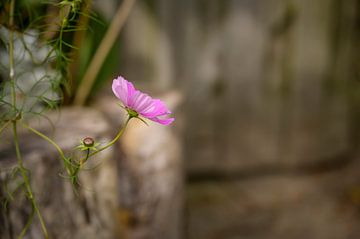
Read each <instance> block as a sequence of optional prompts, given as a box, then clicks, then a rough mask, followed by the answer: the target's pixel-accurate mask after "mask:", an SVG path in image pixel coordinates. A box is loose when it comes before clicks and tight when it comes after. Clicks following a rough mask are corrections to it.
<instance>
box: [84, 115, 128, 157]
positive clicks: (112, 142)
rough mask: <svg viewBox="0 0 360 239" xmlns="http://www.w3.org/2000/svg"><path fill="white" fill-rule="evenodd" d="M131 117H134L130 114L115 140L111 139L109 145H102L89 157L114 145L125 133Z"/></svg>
mask: <svg viewBox="0 0 360 239" xmlns="http://www.w3.org/2000/svg"><path fill="white" fill-rule="evenodd" d="M131 118H132V117H131V116H129V118H128V119H127V120H126V122H125V124H124V126H123V127H122V128H121V130H120V131H119V133H118V134H117V135H116V136H115V138H114V139H113V140H111V141H110V142H109V143H108V144H107V145H105V146H104V147H102V148H100V149H98V150H96V151H94V152H92V153H91V154H90V155H89V157H91V156H94V155H95V154H97V153H100V152H101V151H103V150H105V149H107V148H109V147H110V146H112V145H113V144H114V143H115V142H116V141H117V140H118V139H119V138H120V137H121V135H123V133H124V132H125V129H126V127H127V125H128V124H129V121H130V120H131Z"/></svg>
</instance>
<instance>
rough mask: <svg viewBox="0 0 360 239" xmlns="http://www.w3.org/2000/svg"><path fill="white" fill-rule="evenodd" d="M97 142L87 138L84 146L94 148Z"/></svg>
mask: <svg viewBox="0 0 360 239" xmlns="http://www.w3.org/2000/svg"><path fill="white" fill-rule="evenodd" d="M94 143H95V140H94V139H93V138H91V137H86V138H85V139H83V144H84V145H85V146H86V147H92V146H94Z"/></svg>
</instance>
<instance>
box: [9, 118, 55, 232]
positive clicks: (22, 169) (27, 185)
mask: <svg viewBox="0 0 360 239" xmlns="http://www.w3.org/2000/svg"><path fill="white" fill-rule="evenodd" d="M12 125H13V136H14V143H15V151H16V158H17V159H18V165H19V169H20V173H21V176H22V178H23V180H24V185H25V188H26V191H27V194H28V195H27V196H28V199H29V200H30V201H31V205H32V206H33V208H34V211H35V213H36V214H37V216H38V218H39V221H40V225H41V229H42V231H43V233H44V236H45V238H46V239H47V238H49V236H48V232H47V229H46V226H45V221H44V219H43V217H42V215H41V213H40V210H39V208H38V206H37V204H36V201H35V197H34V193H33V191H32V189H31V185H30V180H29V177H28V175H27V174H26V168H25V167H24V165H23V160H22V157H21V152H20V145H19V139H18V134H17V122H16V121H14V122H13V124H12ZM29 220H32V218H31V217H30V218H29ZM27 224H29V222H28V223H27ZM26 227H28V226H26ZM26 227H25V228H24V229H26ZM22 233H25V232H22ZM20 238H21V237H20Z"/></svg>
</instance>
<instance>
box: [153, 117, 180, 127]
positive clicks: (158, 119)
mask: <svg viewBox="0 0 360 239" xmlns="http://www.w3.org/2000/svg"><path fill="white" fill-rule="evenodd" d="M149 119H150V120H152V121H155V122H157V123H159V124H162V125H169V124H171V123H172V122H174V120H175V118H168V119H160V118H158V117H154V118H149Z"/></svg>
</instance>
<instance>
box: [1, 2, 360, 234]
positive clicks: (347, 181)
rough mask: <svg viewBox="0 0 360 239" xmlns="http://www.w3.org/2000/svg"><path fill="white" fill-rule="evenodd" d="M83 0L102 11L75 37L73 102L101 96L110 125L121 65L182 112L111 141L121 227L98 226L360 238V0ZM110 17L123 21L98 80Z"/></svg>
mask: <svg viewBox="0 0 360 239" xmlns="http://www.w3.org/2000/svg"><path fill="white" fill-rule="evenodd" d="M32 2H34V3H35V2H36V1H32ZM85 2H86V3H87V4H89V5H88V7H89V9H90V10H89V12H91V13H94V15H95V16H96V18H87V19H86V20H85V21H86V22H85V23H84V24H85V25H84V26H85V28H86V29H88V30H87V31H85V32H83V35H82V36H79V39H80V40H79V42H77V43H76V42H75V41H76V40H70V41H72V42H73V43H74V42H75V43H74V44H75V45H76V44H77V46H78V47H79V50H78V53H76V55H72V56H73V57H74V60H73V61H72V62H70V79H73V80H72V86H74V87H72V88H71V90H70V92H71V91H72V93H69V94H65V101H64V103H65V105H68V106H67V107H65V111H66V110H67V109H68V108H73V107H74V106H79V105H86V106H87V107H86V108H85V109H89V108H91V109H96V110H97V111H100V112H102V114H104V115H105V116H104V117H105V118H106V120H105V121H106V122H110V123H108V124H109V125H110V126H108V127H110V131H111V129H112V127H115V126H118V125H119V120H121V119H122V118H124V117H123V116H122V115H120V116H119V111H120V110H119V109H118V108H117V107H116V99H113V98H114V97H113V95H112V93H111V88H110V86H111V81H112V79H113V78H115V77H116V76H117V75H122V76H124V77H125V78H126V79H128V80H129V81H132V82H134V84H135V86H137V88H139V89H141V90H143V91H146V92H149V94H151V95H154V96H156V97H159V98H161V99H164V100H165V101H166V102H167V103H168V105H169V107H170V108H171V109H173V111H174V116H175V117H176V121H175V122H174V124H173V125H172V126H170V127H163V126H156V125H154V124H151V125H150V127H144V126H141V122H140V123H139V124H137V123H134V125H133V127H130V129H129V131H128V132H127V134H126V135H125V136H124V138H123V140H122V141H121V144H120V146H119V147H118V149H115V150H114V152H113V153H114V155H115V156H114V157H115V158H117V159H119V158H120V159H119V160H118V161H119V162H120V163H119V162H118V163H117V165H116V167H115V168H116V172H115V175H117V176H111V177H110V176H108V177H107V176H105V178H107V179H108V180H113V181H116V183H114V185H113V188H111V189H114V190H115V191H116V192H114V191H112V193H113V194H114V193H115V194H116V195H117V196H116V199H114V201H115V202H114V205H115V206H114V208H116V209H114V210H117V214H116V215H117V216H116V218H117V219H116V220H112V219H109V222H111V223H114V225H113V227H111V228H110V229H107V230H114V228H115V229H116V230H115V231H117V230H118V228H121V229H119V230H120V231H121V232H117V233H116V235H121V236H119V237H116V236H114V234H111V233H110V234H106V235H105V234H104V235H105V236H98V237H96V238H156V239H158V238H165V239H167V238H169V239H171V238H185V239H220V238H221V239H237V238H248V239H262V238H266V239H268V238H270V239H271V238H274V239H275V238H290V239H298V238H299V239H303V238H309V239H312V238H314V239H344V238H348V239H355V238H360V162H359V159H360V149H359V146H360V145H359V143H360V2H359V1H358V0H347V1H343V0H317V1H310V0H267V1H264V0H138V1H134V0H130V1H129V0H123V1H119V0H101V1H100V0H93V1H89V0H88V1H85ZM126 4H127V5H126ZM124 5H125V8H123V10H122V12H120V14H119V9H121V8H122V7H124ZM124 9H125V10H124ZM127 13H129V14H128V15H127ZM118 14H119V15H120V16H123V18H121V17H120V18H116V16H117V15H118ZM114 19H116V21H117V22H118V23H121V22H124V25H123V26H121V24H120V26H117V29H118V32H117V33H114V32H113V35H114V37H115V38H114V39H115V40H114V42H113V44H112V43H110V44H108V47H109V48H110V49H109V54H106V58H104V62H103V63H102V64H100V65H101V67H100V68H99V71H98V72H96V74H92V75H94V78H95V79H94V84H92V83H91V84H90V83H88V82H87V77H84V75H85V76H86V71H88V69H89V65H90V64H91V59H94V55H95V54H96V51H97V49H99V48H100V49H102V48H101V43H102V40H103V39H104V37H105V35H106V34H107V33H108V32H109V31H108V30H109V29H112V28H111V24H113V22H114V21H115V20H114ZM110 32H111V31H110ZM115 32H116V31H115ZM50 37H51V36H50ZM71 37H73V36H71ZM73 39H76V38H73ZM0 58H3V59H4V56H3V54H2V55H1V56H0ZM95 58H96V57H95ZM90 68H92V67H90ZM90 75H91V73H90ZM80 79H82V80H80ZM77 81H78V82H77ZM82 84H83V85H86V84H88V85H91V87H90V89H89V90H91V91H90V94H87V93H84V94H85V97H84V98H81V97H78V95H81V94H82V93H81V92H82V91H83V89H84V86H83V85H82ZM71 110H72V109H71ZM71 110H70V111H71ZM81 110H84V109H80V108H76V110H75V113H73V114H74V116H73V117H74V118H73V120H74V121H77V120H79V119H78V117H80V116H78V115H79V114H80V113H79V114H77V113H76V112H81ZM64 114H65V113H64ZM84 114H85V113H84ZM105 131H109V129H107V130H105ZM112 131H114V130H112ZM115 131H116V130H115ZM112 134H115V132H112V133H110V135H112ZM3 152H5V150H3ZM0 153H1V151H0ZM4 155H5V154H4ZM4 158H5V157H4ZM110 168H111V167H110ZM105 174H106V175H108V174H107V173H105ZM104 180H105V179H104ZM102 183H103V184H101V185H100V186H99V187H100V189H99V193H100V194H101V192H102V190H101V188H103V187H104V186H103V185H109V181H106V180H105V181H103V182H102ZM110 184H111V183H110ZM111 185H112V184H111ZM39 191H41V190H39ZM95 191H96V190H95ZM40 194H41V192H40ZM110 194H111V192H110ZM104 205H105V206H106V201H105V203H104ZM90 208H91V206H90ZM105 211H106V209H104V210H103V212H105ZM90 215H91V213H90ZM109 215H112V214H111V210H110V214H107V215H105V216H104V218H109V217H110V218H112V217H111V216H109ZM95 217H96V216H95ZM49 220H50V221H51V219H49ZM104 220H105V219H104ZM106 220H108V219H106ZM106 220H105V221H106ZM75 221H76V220H75ZM85 221H86V220H85ZM90 221H91V220H90ZM96 225H97V224H96ZM50 227H51V226H50ZM103 229H104V228H103ZM72 230H76V229H72ZM79 230H80V229H79ZM104 230H105V229H104ZM34 233H35V232H34ZM33 235H35V234H33ZM54 235H55V234H54ZM109 235H110V236H109ZM30 238H31V237H30ZM54 238H55V237H54ZM57 238H81V236H78V237H75V236H74V237H65V236H64V237H57Z"/></svg>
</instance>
